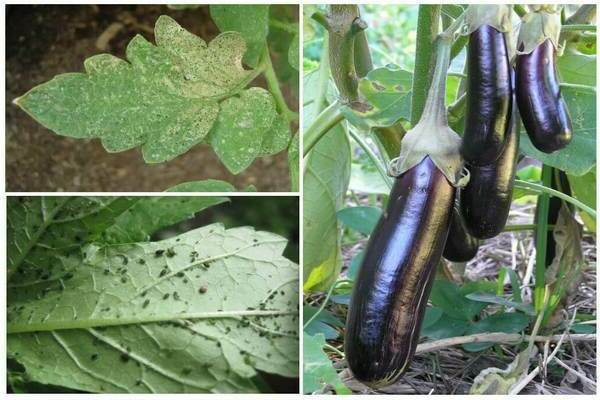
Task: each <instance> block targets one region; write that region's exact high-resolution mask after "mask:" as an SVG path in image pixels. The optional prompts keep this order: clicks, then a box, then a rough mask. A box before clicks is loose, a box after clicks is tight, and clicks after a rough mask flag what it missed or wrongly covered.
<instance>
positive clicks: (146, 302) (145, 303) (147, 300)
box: [142, 299, 150, 308]
mask: <svg viewBox="0 0 600 400" xmlns="http://www.w3.org/2000/svg"><path fill="white" fill-rule="evenodd" d="M148 304H150V299H146V301H144V304H143V305H142V308H146V307H148Z"/></svg>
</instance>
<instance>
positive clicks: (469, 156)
mask: <svg viewBox="0 0 600 400" xmlns="http://www.w3.org/2000/svg"><path fill="white" fill-rule="evenodd" d="M467 63H468V73H469V75H468V80H467V90H466V96H467V97H466V99H467V103H466V110H465V130H464V137H463V142H462V146H461V154H462V156H463V157H464V159H465V160H466V161H467V162H468V163H470V164H473V165H485V164H490V163H492V162H494V161H496V160H497V159H498V157H500V154H502V150H503V149H504V146H505V144H506V132H507V131H508V125H509V123H510V115H511V111H512V93H513V89H512V88H513V85H512V82H511V81H512V79H513V78H512V76H511V70H512V68H511V66H510V61H509V57H508V50H507V48H506V40H505V38H504V33H502V32H500V31H498V30H496V29H495V28H493V27H491V26H489V25H482V26H481V27H479V28H478V29H477V30H475V31H474V32H473V33H471V35H470V37H469V46H468V53H467Z"/></svg>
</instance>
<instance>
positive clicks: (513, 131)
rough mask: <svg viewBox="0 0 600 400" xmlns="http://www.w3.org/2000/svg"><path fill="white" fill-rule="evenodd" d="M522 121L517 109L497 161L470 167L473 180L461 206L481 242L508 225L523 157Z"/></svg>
mask: <svg viewBox="0 0 600 400" xmlns="http://www.w3.org/2000/svg"><path fill="white" fill-rule="evenodd" d="M513 108H515V107H513ZM518 120H519V116H518V112H517V110H514V112H513V113H512V116H511V122H510V126H509V129H508V134H507V136H508V137H507V143H506V146H505V148H504V151H503V152H502V154H501V155H500V158H498V160H496V162H494V163H492V164H488V165H483V166H476V165H469V171H470V173H471V179H470V180H469V183H468V184H467V186H465V187H464V188H463V189H462V190H461V194H460V195H461V202H460V204H461V211H462V215H463V217H464V220H465V225H466V226H467V228H468V230H469V232H471V234H472V235H473V236H475V237H476V238H478V239H489V238H492V237H494V236H496V235H497V234H499V233H500V232H502V229H503V228H504V225H506V220H507V219H508V212H509V211H510V203H511V200H512V191H513V184H514V181H515V170H516V167H517V158H518V155H519V132H518V129H517V128H518Z"/></svg>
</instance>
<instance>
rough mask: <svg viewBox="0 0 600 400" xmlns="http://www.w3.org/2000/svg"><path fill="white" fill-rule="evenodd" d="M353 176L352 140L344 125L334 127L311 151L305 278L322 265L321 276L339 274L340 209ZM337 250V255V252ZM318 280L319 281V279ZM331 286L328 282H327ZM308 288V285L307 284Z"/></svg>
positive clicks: (307, 172) (307, 166)
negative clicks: (338, 218) (332, 261)
mask: <svg viewBox="0 0 600 400" xmlns="http://www.w3.org/2000/svg"><path fill="white" fill-rule="evenodd" d="M349 178H350V143H349V142H348V137H347V135H346V132H345V130H344V128H343V127H342V126H341V125H337V126H336V127H334V128H332V129H331V130H330V131H329V132H328V133H327V134H326V135H324V136H323V138H321V140H320V141H319V142H318V143H317V144H316V145H315V147H314V148H313V149H312V150H311V153H310V155H309V156H308V157H307V159H306V163H305V172H304V225H303V226H304V231H303V232H304V242H303V243H304V264H303V267H304V268H303V271H304V280H305V282H306V281H307V278H308V276H309V275H310V274H311V272H312V271H313V269H315V268H317V267H319V266H321V267H322V268H323V269H322V271H321V273H319V276H320V277H321V278H325V277H329V278H331V277H333V279H335V276H334V275H335V270H337V272H338V273H339V268H338V267H341V260H340V261H339V262H334V263H328V264H325V265H322V264H323V263H324V262H325V261H326V260H328V259H329V260H334V259H336V258H337V257H336V256H335V254H337V252H338V251H339V250H335V249H338V247H339V239H340V227H339V224H338V221H337V217H336V212H337V210H339V209H340V208H341V207H342V205H343V200H344V196H345V194H346V190H347V188H348V181H349ZM334 251H335V254H334ZM315 283H316V282H315ZM325 286H328V285H325ZM305 290H306V285H305Z"/></svg>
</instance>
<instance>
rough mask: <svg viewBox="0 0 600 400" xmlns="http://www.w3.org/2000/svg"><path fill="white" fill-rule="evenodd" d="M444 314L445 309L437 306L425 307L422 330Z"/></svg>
mask: <svg viewBox="0 0 600 400" xmlns="http://www.w3.org/2000/svg"><path fill="white" fill-rule="evenodd" d="M442 314H443V311H442V310H441V309H439V308H437V307H427V308H426V309H425V316H424V317H423V322H422V323H421V331H422V330H423V329H425V328H428V327H430V326H432V325H433V324H435V323H436V322H438V321H439V320H440V318H441V317H442Z"/></svg>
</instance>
